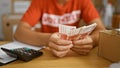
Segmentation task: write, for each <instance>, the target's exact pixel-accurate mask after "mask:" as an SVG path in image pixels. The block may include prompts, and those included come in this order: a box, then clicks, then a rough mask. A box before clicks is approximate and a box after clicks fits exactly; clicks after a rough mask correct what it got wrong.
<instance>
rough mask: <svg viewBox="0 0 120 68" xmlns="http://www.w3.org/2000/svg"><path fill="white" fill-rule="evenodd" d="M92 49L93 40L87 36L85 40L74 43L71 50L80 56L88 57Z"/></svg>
mask: <svg viewBox="0 0 120 68" xmlns="http://www.w3.org/2000/svg"><path fill="white" fill-rule="evenodd" d="M92 48H93V40H92V38H91V37H90V36H87V37H85V38H84V39H80V40H75V41H73V47H72V48H71V50H73V51H74V52H76V53H78V54H80V55H87V54H89V52H90V51H91V49H92Z"/></svg>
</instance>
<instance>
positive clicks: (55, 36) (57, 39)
mask: <svg viewBox="0 0 120 68" xmlns="http://www.w3.org/2000/svg"><path fill="white" fill-rule="evenodd" d="M50 41H52V42H54V43H56V44H59V45H68V44H72V41H69V40H63V39H60V37H59V34H58V33H56V34H53V35H52V36H51V38H50Z"/></svg>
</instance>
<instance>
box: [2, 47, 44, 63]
mask: <svg viewBox="0 0 120 68" xmlns="http://www.w3.org/2000/svg"><path fill="white" fill-rule="evenodd" d="M1 49H2V50H3V51H4V52H5V53H6V54H7V55H9V56H11V57H14V58H17V59H19V60H22V61H26V62H27V61H30V60H32V59H34V58H37V57H39V56H41V55H42V54H43V52H42V51H39V50H34V49H30V48H26V47H22V48H16V49H6V48H1Z"/></svg>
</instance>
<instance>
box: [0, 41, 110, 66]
mask: <svg viewBox="0 0 120 68" xmlns="http://www.w3.org/2000/svg"><path fill="white" fill-rule="evenodd" d="M4 43H5V42H0V44H4ZM42 51H43V53H44V54H43V55H42V56H40V57H38V58H35V59H33V60H32V61H30V62H23V61H20V60H17V61H15V62H12V63H10V64H7V65H4V66H1V67H0V68H108V67H109V65H110V64H111V62H109V61H108V60H105V59H103V58H101V57H99V56H98V47H96V48H94V49H93V50H92V51H91V53H90V54H89V55H87V56H81V55H78V54H76V53H74V52H70V53H69V54H68V55H67V56H65V57H63V58H58V57H55V56H53V55H52V53H51V52H50V51H49V50H48V49H43V50H42Z"/></svg>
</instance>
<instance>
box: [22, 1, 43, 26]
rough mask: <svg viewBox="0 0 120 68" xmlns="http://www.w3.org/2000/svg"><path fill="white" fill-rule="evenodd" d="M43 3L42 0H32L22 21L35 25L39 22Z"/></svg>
mask: <svg viewBox="0 0 120 68" xmlns="http://www.w3.org/2000/svg"><path fill="white" fill-rule="evenodd" d="M41 10H42V8H41V3H40V0H32V2H31V5H30V7H29V8H28V10H27V11H26V12H25V14H24V15H23V17H22V19H21V21H23V22H26V23H28V24H30V25H31V26H34V25H35V24H37V23H38V21H39V20H40V17H41Z"/></svg>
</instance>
